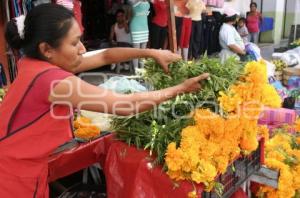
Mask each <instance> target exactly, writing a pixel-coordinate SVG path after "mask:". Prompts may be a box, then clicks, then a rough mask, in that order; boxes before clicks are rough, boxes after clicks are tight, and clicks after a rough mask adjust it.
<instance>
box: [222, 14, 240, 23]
mask: <svg viewBox="0 0 300 198" xmlns="http://www.w3.org/2000/svg"><path fill="white" fill-rule="evenodd" d="M237 17H238V15H237V14H235V15H233V16H230V17H228V16H226V15H225V16H224V23H227V22H235V21H236V19H237Z"/></svg>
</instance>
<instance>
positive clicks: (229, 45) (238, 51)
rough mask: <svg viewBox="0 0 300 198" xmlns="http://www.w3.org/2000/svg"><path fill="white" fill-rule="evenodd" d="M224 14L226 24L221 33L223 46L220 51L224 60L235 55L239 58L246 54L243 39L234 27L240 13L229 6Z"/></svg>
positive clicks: (220, 37)
mask: <svg viewBox="0 0 300 198" xmlns="http://www.w3.org/2000/svg"><path fill="white" fill-rule="evenodd" d="M224 15H225V18H224V24H223V25H222V27H221V30H220V34H219V42H220V45H221V47H222V50H221V52H220V58H221V61H222V62H224V61H225V60H226V59H228V58H229V57H230V56H235V57H236V58H237V59H240V57H243V56H244V55H246V52H245V44H244V42H243V39H242V38H241V36H240V34H239V33H238V32H237V30H236V29H235V27H234V25H235V23H236V20H237V17H238V13H237V12H236V11H235V10H233V9H231V8H227V9H226V10H224Z"/></svg>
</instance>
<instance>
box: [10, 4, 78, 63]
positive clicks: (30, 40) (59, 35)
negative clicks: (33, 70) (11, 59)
mask: <svg viewBox="0 0 300 198" xmlns="http://www.w3.org/2000/svg"><path fill="white" fill-rule="evenodd" d="M73 19H74V14H73V13H72V11H70V10H68V9H67V8H65V7H63V6H61V5H57V4H52V3H48V4H41V5H38V6H36V7H35V8H33V9H32V10H31V11H30V12H29V13H28V14H27V16H26V18H25V21H24V26H25V27H24V38H23V39H22V38H21V37H20V35H19V33H18V28H17V25H16V23H15V21H14V20H12V21H10V22H8V24H7V26H6V31H5V38H6V41H7V42H8V44H9V45H10V46H11V47H12V48H14V49H23V52H24V53H25V55H26V56H28V57H31V58H37V59H44V58H45V57H44V56H43V55H42V54H41V53H40V51H39V44H40V43H42V42H46V43H48V44H49V45H50V46H51V47H53V48H57V47H59V46H60V43H61V40H62V39H63V38H64V37H65V36H66V35H67V33H68V31H69V30H70V28H71V26H72V23H73V22H72V20H73Z"/></svg>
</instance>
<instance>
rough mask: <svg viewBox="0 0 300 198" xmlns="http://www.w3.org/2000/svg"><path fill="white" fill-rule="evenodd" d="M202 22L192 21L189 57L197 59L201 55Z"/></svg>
mask: <svg viewBox="0 0 300 198" xmlns="http://www.w3.org/2000/svg"><path fill="white" fill-rule="evenodd" d="M202 37H203V34H202V21H192V30H191V39H190V47H189V56H190V57H191V58H195V59H198V58H199V57H200V55H201V42H202Z"/></svg>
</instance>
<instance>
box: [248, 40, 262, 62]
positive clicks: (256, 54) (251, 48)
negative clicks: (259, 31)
mask: <svg viewBox="0 0 300 198" xmlns="http://www.w3.org/2000/svg"><path fill="white" fill-rule="evenodd" d="M245 47H246V48H245V50H246V52H247V54H249V55H250V56H251V57H253V59H254V60H256V61H257V60H259V59H261V54H260V49H259V47H258V46H257V45H256V44H254V43H247V44H246V46H245Z"/></svg>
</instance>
